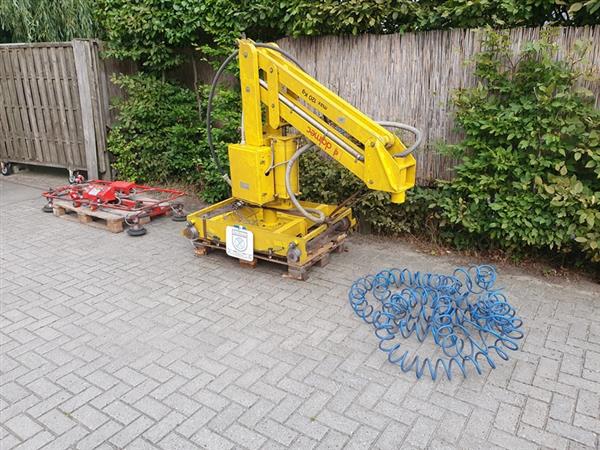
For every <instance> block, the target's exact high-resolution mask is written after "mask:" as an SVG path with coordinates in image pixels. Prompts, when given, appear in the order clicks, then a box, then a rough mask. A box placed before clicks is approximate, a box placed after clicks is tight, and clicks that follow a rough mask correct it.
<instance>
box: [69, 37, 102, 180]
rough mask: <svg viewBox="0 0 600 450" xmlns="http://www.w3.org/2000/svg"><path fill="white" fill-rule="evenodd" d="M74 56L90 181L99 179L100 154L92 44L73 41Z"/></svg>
mask: <svg viewBox="0 0 600 450" xmlns="http://www.w3.org/2000/svg"><path fill="white" fill-rule="evenodd" d="M73 56H74V60H75V73H76V74H77V86H78V89H79V102H80V106H81V123H82V126H83V144H84V148H85V160H86V167H87V175H88V179H90V180H92V179H97V178H99V174H98V152H97V146H96V130H95V126H94V110H93V109H92V108H93V105H92V90H91V77H90V71H91V63H92V60H91V53H90V42H89V41H84V40H74V41H73Z"/></svg>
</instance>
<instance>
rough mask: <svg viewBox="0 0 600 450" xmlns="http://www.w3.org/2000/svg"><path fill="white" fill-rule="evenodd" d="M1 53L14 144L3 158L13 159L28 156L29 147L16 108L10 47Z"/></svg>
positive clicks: (0, 60) (0, 63) (0, 59)
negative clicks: (27, 147) (23, 135)
mask: <svg viewBox="0 0 600 450" xmlns="http://www.w3.org/2000/svg"><path fill="white" fill-rule="evenodd" d="M0 55H1V58H0V65H1V66H0V68H1V69H3V72H4V74H5V89H4V94H5V96H4V98H5V100H6V102H7V103H6V108H5V109H6V115H7V117H8V121H9V122H8V123H9V124H10V128H11V130H12V139H11V143H12V144H13V147H12V149H10V150H9V151H8V154H7V155H3V158H5V159H6V160H12V159H13V158H15V157H17V156H23V155H25V156H27V149H26V144H25V141H24V140H23V138H22V125H21V115H20V112H19V111H18V110H16V108H17V105H18V102H17V100H16V91H15V86H14V76H13V75H14V74H13V71H12V65H11V61H10V51H9V49H8V48H6V49H2V52H1V53H0Z"/></svg>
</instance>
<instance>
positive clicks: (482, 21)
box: [0, 0, 600, 72]
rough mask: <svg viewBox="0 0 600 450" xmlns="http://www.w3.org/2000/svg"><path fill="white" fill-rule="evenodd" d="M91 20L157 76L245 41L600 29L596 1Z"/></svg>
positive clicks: (213, 6)
mask: <svg viewBox="0 0 600 450" xmlns="http://www.w3.org/2000/svg"><path fill="white" fill-rule="evenodd" d="M29 1H32V0H29ZM45 1H47V0H45ZM8 3H10V2H8ZM17 3H18V2H17ZM1 4H2V3H0V5H1ZM96 14H97V17H98V19H99V23H100V24H101V26H102V27H103V28H104V29H105V30H106V31H105V33H106V40H107V41H108V44H109V49H110V52H109V53H110V54H111V55H113V56H116V57H119V58H132V59H134V60H135V61H138V62H140V63H141V64H142V66H143V67H144V68H146V69H147V70H149V71H158V72H160V71H163V70H165V69H169V68H172V67H174V66H176V65H177V64H179V63H180V62H181V55H182V53H181V50H182V49H185V48H190V47H200V48H202V50H203V52H204V54H205V55H207V56H216V55H219V56H220V55H223V54H224V53H228V52H229V51H230V50H231V48H233V47H234V46H235V40H236V39H237V38H239V37H240V36H241V35H242V34H245V35H246V36H248V37H250V38H252V39H254V40H257V41H260V40H262V41H270V40H275V39H278V38H281V37H283V36H293V37H299V36H321V35H331V34H355V35H356V34H363V33H382V34H388V33H397V32H403V31H422V30H438V29H449V28H461V27H463V28H464V27H469V28H476V27H484V26H491V27H494V28H511V27H517V26H540V25H544V24H556V25H592V24H598V23H600V0H587V1H586V0H584V1H577V0H502V1H499V0H477V1H473V0H443V1H435V2H432V1H425V0H421V1H413V0H322V1H318V2H316V1H308V0H281V1H272V0H252V1H250V0H204V1H197V0H136V1H135V2H132V1H129V0H99V1H98V2H97V6H96ZM10 17H11V16H8V15H7V18H10ZM0 25H2V8H1V6H0Z"/></svg>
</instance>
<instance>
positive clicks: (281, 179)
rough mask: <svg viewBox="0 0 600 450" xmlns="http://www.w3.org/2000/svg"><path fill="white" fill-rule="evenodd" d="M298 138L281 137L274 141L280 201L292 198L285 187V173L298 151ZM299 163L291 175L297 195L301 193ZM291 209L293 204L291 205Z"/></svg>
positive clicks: (277, 193)
mask: <svg viewBox="0 0 600 450" xmlns="http://www.w3.org/2000/svg"><path fill="white" fill-rule="evenodd" d="M297 140H298V136H296V135H294V136H279V137H277V138H276V139H275V141H274V146H273V153H274V165H275V166H276V167H275V197H276V198H277V199H278V200H289V198H290V196H289V195H288V193H287V189H286V186H285V171H286V169H287V161H289V159H290V158H291V157H292V155H293V154H294V153H295V152H296V149H297V146H298V144H297ZM298 172H299V170H298V163H296V164H294V167H293V168H292V173H291V175H290V184H291V187H292V190H293V191H294V193H295V194H298V193H299V192H298V191H299V182H298ZM290 207H291V204H290Z"/></svg>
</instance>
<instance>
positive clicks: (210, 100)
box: [206, 50, 239, 180]
mask: <svg viewBox="0 0 600 450" xmlns="http://www.w3.org/2000/svg"><path fill="white" fill-rule="evenodd" d="M238 53H239V50H235V51H234V52H233V53H232V54H231V55H229V56H228V57H227V58H226V59H225V61H223V64H221V67H219V70H217V73H215V76H214V78H213V81H212V85H211V87H210V92H209V94H208V101H207V102H206V142H207V143H208V148H209V150H210V155H211V157H212V159H213V161H214V163H215V165H216V166H217V169H218V170H219V172H221V174H222V175H223V178H225V179H226V180H227V179H228V177H227V173H226V172H225V169H223V166H222V165H221V162H220V161H219V157H218V156H217V152H216V151H215V147H214V145H213V141H212V123H211V120H210V119H211V112H212V103H213V98H214V96H215V92H216V90H217V83H218V82H219V79H220V78H221V75H222V74H223V71H224V70H225V68H226V67H227V66H228V65H229V63H230V62H231V60H232V59H233V58H235V57H236V56H237V54H238Z"/></svg>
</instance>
